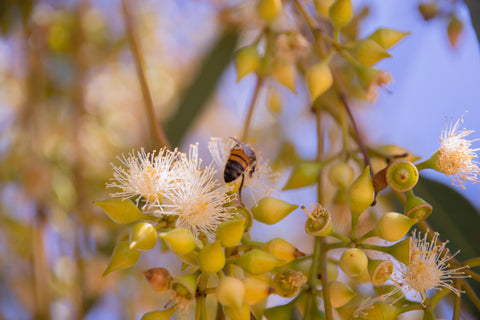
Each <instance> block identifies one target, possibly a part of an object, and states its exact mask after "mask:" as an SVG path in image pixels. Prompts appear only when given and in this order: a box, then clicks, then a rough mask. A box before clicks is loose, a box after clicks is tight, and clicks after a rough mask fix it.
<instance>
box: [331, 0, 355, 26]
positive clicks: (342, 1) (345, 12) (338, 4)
mask: <svg viewBox="0 0 480 320" xmlns="http://www.w3.org/2000/svg"><path fill="white" fill-rule="evenodd" d="M329 16H330V21H331V22H332V24H333V26H334V27H335V28H337V29H338V28H341V27H343V26H345V25H346V24H347V23H349V22H350V20H352V18H353V6H352V2H351V1H350V0H337V1H335V3H334V4H332V5H331V6H330V10H329Z"/></svg>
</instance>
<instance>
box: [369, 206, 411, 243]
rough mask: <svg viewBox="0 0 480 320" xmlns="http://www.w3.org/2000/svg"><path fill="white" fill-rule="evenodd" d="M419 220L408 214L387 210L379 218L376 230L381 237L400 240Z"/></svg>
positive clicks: (388, 239)
mask: <svg viewBox="0 0 480 320" xmlns="http://www.w3.org/2000/svg"><path fill="white" fill-rule="evenodd" d="M416 222H417V220H415V219H411V218H409V217H407V216H406V215H403V214H401V213H396V212H387V213H385V214H384V215H383V216H381V217H380V220H378V222H377V225H376V226H375V232H376V234H377V236H378V237H379V238H382V239H384V240H387V241H398V240H400V239H402V238H403V237H404V236H405V235H406V234H407V232H408V230H410V228H411V227H412V226H413V225H414V224H415V223H416Z"/></svg>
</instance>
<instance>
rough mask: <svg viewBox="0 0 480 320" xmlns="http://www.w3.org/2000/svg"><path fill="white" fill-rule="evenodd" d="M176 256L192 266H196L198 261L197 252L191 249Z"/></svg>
mask: <svg viewBox="0 0 480 320" xmlns="http://www.w3.org/2000/svg"><path fill="white" fill-rule="evenodd" d="M178 258H179V259H180V260H182V261H183V262H184V263H187V264H190V265H192V266H196V265H197V262H198V252H197V251H195V250H193V251H190V252H189V253H187V254H180V255H178Z"/></svg>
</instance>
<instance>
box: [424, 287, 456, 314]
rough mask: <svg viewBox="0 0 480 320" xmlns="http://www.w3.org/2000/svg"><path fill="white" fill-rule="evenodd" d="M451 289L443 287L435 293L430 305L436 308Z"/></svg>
mask: <svg viewBox="0 0 480 320" xmlns="http://www.w3.org/2000/svg"><path fill="white" fill-rule="evenodd" d="M450 292H451V291H450V290H449V289H443V290H440V291H438V292H437V293H435V294H434V295H433V296H432V297H431V298H430V299H429V300H430V307H431V308H432V309H435V307H436V306H437V304H438V303H439V302H440V300H442V299H443V298H445V296H446V295H448V294H449V293H450Z"/></svg>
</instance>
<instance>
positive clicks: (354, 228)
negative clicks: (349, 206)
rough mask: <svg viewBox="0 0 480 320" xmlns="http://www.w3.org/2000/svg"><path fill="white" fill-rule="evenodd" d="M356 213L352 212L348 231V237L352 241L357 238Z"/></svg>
mask: <svg viewBox="0 0 480 320" xmlns="http://www.w3.org/2000/svg"><path fill="white" fill-rule="evenodd" d="M358 218H359V216H358V215H354V214H352V231H351V233H350V239H351V240H352V241H354V240H355V239H356V238H357V226H358Z"/></svg>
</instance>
